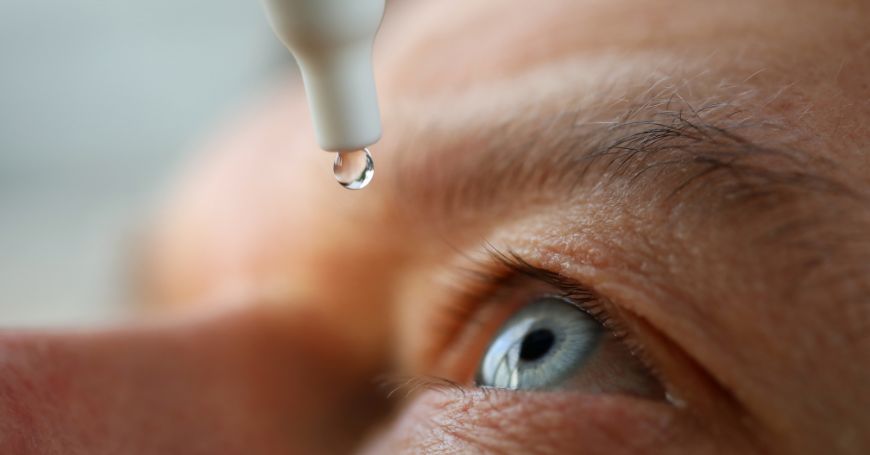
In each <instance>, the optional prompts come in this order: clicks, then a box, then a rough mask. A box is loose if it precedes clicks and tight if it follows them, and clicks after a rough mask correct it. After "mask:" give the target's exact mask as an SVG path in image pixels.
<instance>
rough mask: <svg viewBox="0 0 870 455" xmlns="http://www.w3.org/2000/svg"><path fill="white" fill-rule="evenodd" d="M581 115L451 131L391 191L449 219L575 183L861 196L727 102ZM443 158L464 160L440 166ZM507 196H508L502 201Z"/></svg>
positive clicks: (730, 197) (740, 200)
mask: <svg viewBox="0 0 870 455" xmlns="http://www.w3.org/2000/svg"><path fill="white" fill-rule="evenodd" d="M583 115H584V112H582V110H576V111H572V110H566V111H560V112H558V113H556V114H554V115H551V116H549V117H546V116H545V117H543V118H535V119H520V120H508V121H505V122H503V123H502V124H499V125H496V126H494V127H492V128H488V129H487V130H485V131H480V130H478V131H472V132H470V133H469V134H456V136H459V137H463V139H462V140H460V141H458V142H452V141H447V142H446V143H435V144H430V145H431V146H433V147H435V148H444V149H453V150H429V151H427V152H426V153H425V155H426V158H425V161H423V162H417V163H415V164H413V165H412V166H419V167H418V168H417V172H403V173H401V175H400V176H399V178H398V179H397V183H398V190H399V191H398V193H399V194H405V195H412V196H409V197H407V198H405V199H407V200H413V201H414V205H415V206H417V207H419V206H420V205H424V206H427V207H435V208H436V210H437V211H438V212H439V213H440V214H441V215H443V216H444V217H447V218H451V217H454V216H456V215H458V214H461V213H469V212H476V211H479V210H487V209H489V210H492V209H493V208H498V207H502V206H505V205H518V204H522V203H523V200H524V198H523V195H531V197H533V198H534V199H535V200H536V201H541V200H542V199H541V197H542V195H541V194H540V193H542V192H545V191H548V190H553V191H555V193H554V194H553V196H555V199H558V200H561V201H564V200H565V199H566V197H567V195H570V194H574V193H577V192H578V191H579V190H580V189H582V191H583V192H584V193H588V192H590V191H597V192H602V191H607V192H609V193H610V194H611V196H613V195H616V196H621V197H626V196H629V195H632V196H636V195H638V194H641V195H644V196H646V197H647V198H653V199H657V200H661V201H674V202H676V201H679V202H681V203H685V202H687V201H688V200H691V194H692V193H693V192H696V190H698V189H702V190H704V191H705V192H706V193H707V195H708V197H706V198H704V200H703V203H704V204H705V205H709V204H710V203H711V202H714V201H711V200H710V198H709V193H710V192H711V189H712V188H716V189H717V190H718V192H717V197H716V199H717V201H715V202H717V203H718V206H717V207H716V208H717V210H720V211H722V210H726V209H735V210H740V211H758V210H769V209H771V206H772V205H776V206H784V205H786V204H787V203H788V202H789V201H791V202H800V200H801V199H803V198H805V197H806V196H807V195H816V196H818V195H822V196H824V197H825V198H830V197H835V198H845V199H853V200H855V201H859V202H862V203H866V201H867V199H866V195H864V194H862V193H861V192H859V191H857V190H855V189H853V188H851V187H849V186H848V185H846V184H844V183H842V182H841V181H839V180H837V179H834V178H832V177H830V175H831V174H833V172H820V171H819V170H828V171H831V170H835V168H836V165H835V163H833V162H832V161H830V160H827V159H825V158H824V157H823V156H820V155H818V154H810V153H807V152H805V151H803V150H802V149H800V148H797V147H792V146H791V144H790V143H789V141H787V140H783V141H780V142H778V143H774V144H773V145H767V144H762V143H759V142H757V141H753V140H750V139H747V136H746V135H745V134H744V133H751V134H752V135H753V136H756V137H758V136H767V137H777V136H788V133H789V132H788V128H787V127H786V126H784V125H782V124H779V123H776V122H770V121H761V120H759V119H757V118H755V117H754V116H752V115H750V114H748V113H746V112H745V111H742V110H740V109H737V108H734V107H732V106H731V105H730V104H727V103H710V104H706V105H703V106H700V107H695V106H692V105H690V104H688V103H687V102H685V101H684V100H682V99H680V98H678V97H676V96H671V97H668V98H667V99H663V100H653V101H647V102H645V103H643V104H639V105H636V106H633V107H629V108H627V109H625V110H624V112H623V113H622V114H621V115H620V116H619V117H618V118H617V119H615V120H612V121H606V122H585V121H580V120H579V119H580V118H582V117H583ZM518 137H519V138H521V139H520V140H518V139H517V138H518ZM771 142H772V141H771ZM456 149H459V150H460V151H459V152H457V150H456ZM524 149H527V150H529V152H528V153H525V152H523V151H522V150H524ZM536 149H537V150H536ZM441 152H444V153H441ZM444 155H447V156H450V157H451V158H447V159H461V160H462V161H464V162H463V163H462V165H460V166H457V165H446V164H443V163H440V162H439V159H444ZM420 169H425V171H424V172H423V171H419V170H420ZM421 173H422V174H426V175H425V177H421V176H420V174H421ZM420 180H423V181H425V182H426V183H427V185H420ZM505 195H510V198H507V201H506V200H505V199H506V198H505ZM421 202H423V204H420V203H421ZM412 211H413V210H412Z"/></svg>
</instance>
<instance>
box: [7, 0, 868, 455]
mask: <svg viewBox="0 0 870 455" xmlns="http://www.w3.org/2000/svg"><path fill="white" fill-rule="evenodd" d="M532 3H533V4H532ZM868 22H870V12H868V8H867V7H866V6H864V5H861V4H860V2H845V1H844V2H815V3H813V2H794V1H764V2H757V1H748V0H747V1H737V2H716V3H708V2H680V1H664V2H655V3H652V2H636V1H627V0H620V1H612V0H610V1H576V0H546V1H541V2H527V1H525V2H524V1H520V0H508V1H498V2H496V1H494V0H492V1H489V0H487V1H477V2H464V1H461V0H451V1H428V2H427V1H409V2H396V3H394V4H390V5H388V16H387V18H386V19H385V23H384V28H383V30H382V32H381V34H380V35H379V38H378V46H379V47H378V48H377V49H376V66H377V75H376V76H377V80H378V84H379V90H380V99H381V103H382V111H383V117H384V118H383V120H384V137H383V140H382V141H381V142H380V143H379V144H377V145H376V146H375V147H374V149H373V154H374V157H375V163H376V175H375V179H374V181H373V182H372V184H371V185H370V186H369V187H368V188H366V189H365V190H363V191H361V192H349V191H346V190H344V189H342V188H341V187H340V186H338V185H337V184H336V183H335V182H334V181H333V179H332V177H331V174H330V173H331V163H332V157H331V156H329V155H327V154H324V153H322V152H318V151H317V146H316V144H315V143H314V142H313V134H311V126H310V122H309V120H308V113H307V110H306V106H305V104H304V98H303V95H302V93H301V90H300V88H299V87H297V84H296V83H294V84H293V87H292V88H288V89H287V90H286V91H285V92H281V93H279V94H278V95H276V96H274V97H273V98H272V99H270V100H269V101H268V102H267V103H265V104H266V105H265V106H261V107H258V108H257V109H255V110H254V111H253V112H252V113H250V114H249V116H248V117H247V118H245V119H243V120H242V121H241V122H240V123H241V125H240V126H236V127H234V128H233V129H232V130H231V131H230V132H229V133H227V134H226V135H225V136H223V137H218V138H216V139H215V140H214V142H213V144H212V145H210V146H208V147H206V148H207V153H204V154H203V155H201V156H200V157H198V159H197V160H196V161H195V162H194V163H192V166H191V168H190V170H189V171H188V172H187V173H185V174H184V178H183V179H182V180H181V183H180V185H179V186H178V188H176V191H175V192H174V193H173V197H172V199H171V201H170V203H169V204H168V205H167V207H166V208H165V211H164V212H162V213H161V216H160V218H159V221H158V222H157V223H156V228H155V230H154V233H153V235H152V237H151V239H150V241H149V243H148V244H147V245H146V246H147V251H148V254H147V256H146V257H145V260H144V261H143V262H144V264H143V265H142V270H141V276H140V278H141V279H142V289H141V291H142V298H143V300H145V301H146V302H147V304H148V305H149V307H150V308H152V309H157V310H161V311H183V312H189V313H190V314H191V315H190V316H185V317H180V320H176V321H174V322H172V323H170V324H168V325H166V324H156V325H154V326H151V325H146V326H143V327H133V328H124V329H114V330H106V331H99V332H95V333H79V332H67V333H31V332H27V333H6V334H3V335H2V336H0V354H2V355H0V362H2V363H0V366H2V369H3V371H4V372H5V374H4V375H3V377H2V381H0V382H2V384H0V404H2V406H0V409H3V410H2V411H0V449H2V450H0V452H3V453H7V452H9V453H40V454H41V453H131V454H134V453H285V452H289V453H330V452H346V451H350V450H357V449H359V450H362V451H364V452H368V453H395V452H401V451H407V452H410V453H444V452H447V453H453V452H457V453H477V452H479V453H592V454H594V453H607V454H614V453H616V454H620V453H693V454H695V453H856V454H857V453H866V452H867V451H868V450H870V414H868V411H867V409H870V391H868V388H867V387H866V384H870V368H868V367H867V366H866V362H862V361H861V360H860V359H866V358H868V357H870V338H868V337H867V333H870V332H868V330H870V327H868V322H870V308H868V307H867V305H866V302H867V297H866V296H867V295H868V292H870V269H868V265H867V264H870V261H868V257H870V234H868V232H870V210H868V207H870V199H868V198H870V159H868V157H867V154H866V150H867V144H868V139H870V132H868V128H867V127H866V126H865V125H866V124H867V122H868V120H870V104H868V101H867V100H868V99H870V86H868V83H867V81H868V75H870V44H868V43H870V33H868V32H867V30H868V29H870V27H868V26H867V24H868ZM499 257H502V258H503V257H517V258H521V260H522V262H523V263H524V264H526V265H528V266H529V268H530V269H531V270H532V271H533V273H532V272H530V273H529V275H533V276H531V277H530V278H529V280H526V281H523V280H520V283H521V284H519V285H516V286H514V287H508V288H507V290H505V289H504V287H503V286H502V283H503V281H505V280H496V279H484V280H482V282H481V280H476V281H475V280H469V278H468V276H469V273H468V271H469V270H473V271H474V272H473V273H472V275H484V276H487V277H489V276H504V275H512V274H516V273H517V272H516V271H512V270H509V268H508V269H506V267H505V264H504V263H503V261H500V260H499V259H498V258H499ZM541 276H545V277H551V278H552V277H558V278H557V279H556V278H554V280H555V281H557V283H555V285H554V284H553V283H546V282H545V283H541V281H542V280H541V279H539V278H540V277H541ZM527 281H528V282H529V283H536V284H529V285H527V284H525V283H526V282H527ZM544 281H545V280H544ZM566 283H567V284H569V285H570V286H573V287H575V288H580V289H583V290H584V292H586V293H588V294H589V295H592V296H594V299H593V300H594V302H596V303H595V304H596V306H595V311H594V312H595V313H596V314H598V315H599V317H602V319H604V320H606V321H605V323H604V326H605V327H606V328H607V329H608V330H613V331H614V332H619V333H621V334H622V335H624V337H622V338H620V339H621V341H620V342H621V343H624V344H625V345H626V346H629V347H630V351H631V352H633V353H634V354H635V356H636V357H637V358H638V359H639V362H640V363H641V364H642V365H643V367H644V368H645V369H647V370H649V371H650V375H652V376H653V377H655V380H656V381H658V382H660V384H661V387H662V388H663V389H664V390H665V392H666V394H665V396H663V397H658V398H650V397H640V396H636V395H633V394H631V393H591V392H589V390H584V389H583V388H579V387H575V388H570V387H564V388H558V389H553V390H517V391H508V390H495V389H480V388H474V387H473V384H472V383H471V381H470V378H471V377H472V376H473V373H474V370H475V368H477V366H478V363H479V361H480V358H481V355H482V351H483V350H484V349H485V347H486V345H487V343H488V342H489V340H490V339H491V337H492V336H494V334H495V332H496V330H497V328H498V326H500V324H502V323H503V322H504V321H505V320H506V319H507V318H509V317H510V315H511V314H513V313H514V312H516V311H517V310H518V309H519V308H521V307H522V306H523V305H524V304H526V303H528V298H530V297H529V296H534V295H536V294H534V292H536V289H537V288H535V286H539V287H540V288H541V289H545V290H547V291H546V292H550V291H549V290H548V289H549V288H548V287H547V286H552V287H555V288H558V287H559V285H562V284H566ZM175 317H179V316H175ZM621 365H622V364H621V363H620V364H619V365H617V366H611V367H612V368H615V371H616V372H615V373H614V374H615V375H619V374H621V373H624V372H623V371H621V370H619V368H617V367H618V366H621ZM384 374H387V375H389V378H388V382H389V383H390V384H392V383H393V382H396V383H397V384H396V385H392V386H389V387H388V390H389V389H393V388H398V393H394V394H392V396H391V397H389V398H387V396H386V395H387V394H386V393H385V392H384V391H382V390H378V388H377V384H376V383H375V382H376V381H375V380H376V379H378V378H382V377H383V375H384ZM625 374H628V373H625ZM409 377H410V378H411V379H410V380H409V379H405V378H409ZM395 378H400V379H395ZM427 378H432V379H427ZM434 378H439V379H434ZM143 429H146V431H143ZM143 433H144V436H143Z"/></svg>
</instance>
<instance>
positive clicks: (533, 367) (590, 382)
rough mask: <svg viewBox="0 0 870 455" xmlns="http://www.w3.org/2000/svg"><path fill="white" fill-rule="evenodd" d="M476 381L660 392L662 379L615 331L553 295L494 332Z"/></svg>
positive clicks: (521, 386) (503, 385)
mask: <svg viewBox="0 0 870 455" xmlns="http://www.w3.org/2000/svg"><path fill="white" fill-rule="evenodd" d="M476 383H477V385H479V386H483V387H497V388H505V389H553V388H573V389H580V390H584V391H589V392H613V393H628V394H634V395H641V396H650V397H658V396H661V395H662V388H661V386H660V385H659V383H658V381H657V380H656V379H655V378H654V377H653V376H652V374H650V372H649V371H648V370H647V368H646V367H645V366H644V365H643V364H642V363H641V362H640V361H639V360H638V359H637V358H635V357H634V356H633V355H632V354H631V352H629V350H628V348H627V346H626V345H625V344H624V343H623V342H622V341H620V340H619V339H617V338H616V337H615V336H614V334H613V333H612V331H611V330H609V329H607V328H605V327H604V326H602V325H601V324H600V323H599V322H598V321H597V320H596V319H595V318H593V317H592V316H590V315H589V314H588V313H587V312H586V311H583V310H582V309H580V308H579V307H578V306H577V305H575V304H574V303H572V302H571V301H568V300H566V299H564V298H560V297H550V296H547V297H539V298H537V299H534V300H533V301H531V302H530V303H528V304H526V305H525V306H523V307H522V308H520V309H519V310H518V311H517V312H516V313H514V314H513V316H511V317H510V318H509V319H508V320H507V321H506V322H505V323H504V324H503V325H502V326H501V328H499V329H498V330H497V331H496V332H495V335H494V336H493V338H492V341H491V342H490V344H489V347H488V348H487V349H486V351H485V353H484V355H483V358H482V360H481V362H480V366H479V368H478V371H477V375H476Z"/></svg>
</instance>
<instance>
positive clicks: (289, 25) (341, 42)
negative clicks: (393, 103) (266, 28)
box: [263, 0, 385, 152]
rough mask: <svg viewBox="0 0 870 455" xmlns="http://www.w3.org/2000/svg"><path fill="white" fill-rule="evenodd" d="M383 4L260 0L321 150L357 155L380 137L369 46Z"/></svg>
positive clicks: (350, 0)
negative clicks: (298, 76) (293, 69)
mask: <svg viewBox="0 0 870 455" xmlns="http://www.w3.org/2000/svg"><path fill="white" fill-rule="evenodd" d="M384 1H385V0H263V3H265V6H266V10H267V11H268V13H269V20H270V22H271V24H272V28H273V29H274V30H275V33H276V34H277V35H278V37H279V38H280V39H281V41H283V42H284V44H285V45H286V46H287V48H288V49H290V52H292V53H293V55H294V56H295V57H296V62H297V63H298V64H299V68H300V70H301V71H302V80H303V82H304V83H305V92H306V94H307V97H308V105H309V107H310V109H311V115H312V117H313V120H314V129H315V133H316V136H317V142H318V143H319V144H320V148H322V149H323V150H327V151H334V152H336V151H342V150H357V149H361V148H363V147H366V146H369V145H371V144H374V143H375V142H377V141H378V140H379V139H380V138H381V117H380V110H379V109H378V97H377V93H376V90H375V79H374V73H373V69H372V46H373V44H374V40H375V34H376V33H377V31H378V28H379V27H380V24H381V19H382V18H383V15H384Z"/></svg>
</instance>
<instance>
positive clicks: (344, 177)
mask: <svg viewBox="0 0 870 455" xmlns="http://www.w3.org/2000/svg"><path fill="white" fill-rule="evenodd" d="M332 172H333V173H334V174H335V179H336V180H338V183H340V184H341V186H343V187H345V188H347V189H349V190H359V189H362V188H365V187H366V185H368V184H369V182H371V181H372V177H374V175H375V162H374V160H372V154H371V153H370V152H369V149H368V148H364V149H360V150H351V151H348V152H338V154H337V155H336V157H335V163H333V165H332Z"/></svg>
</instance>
